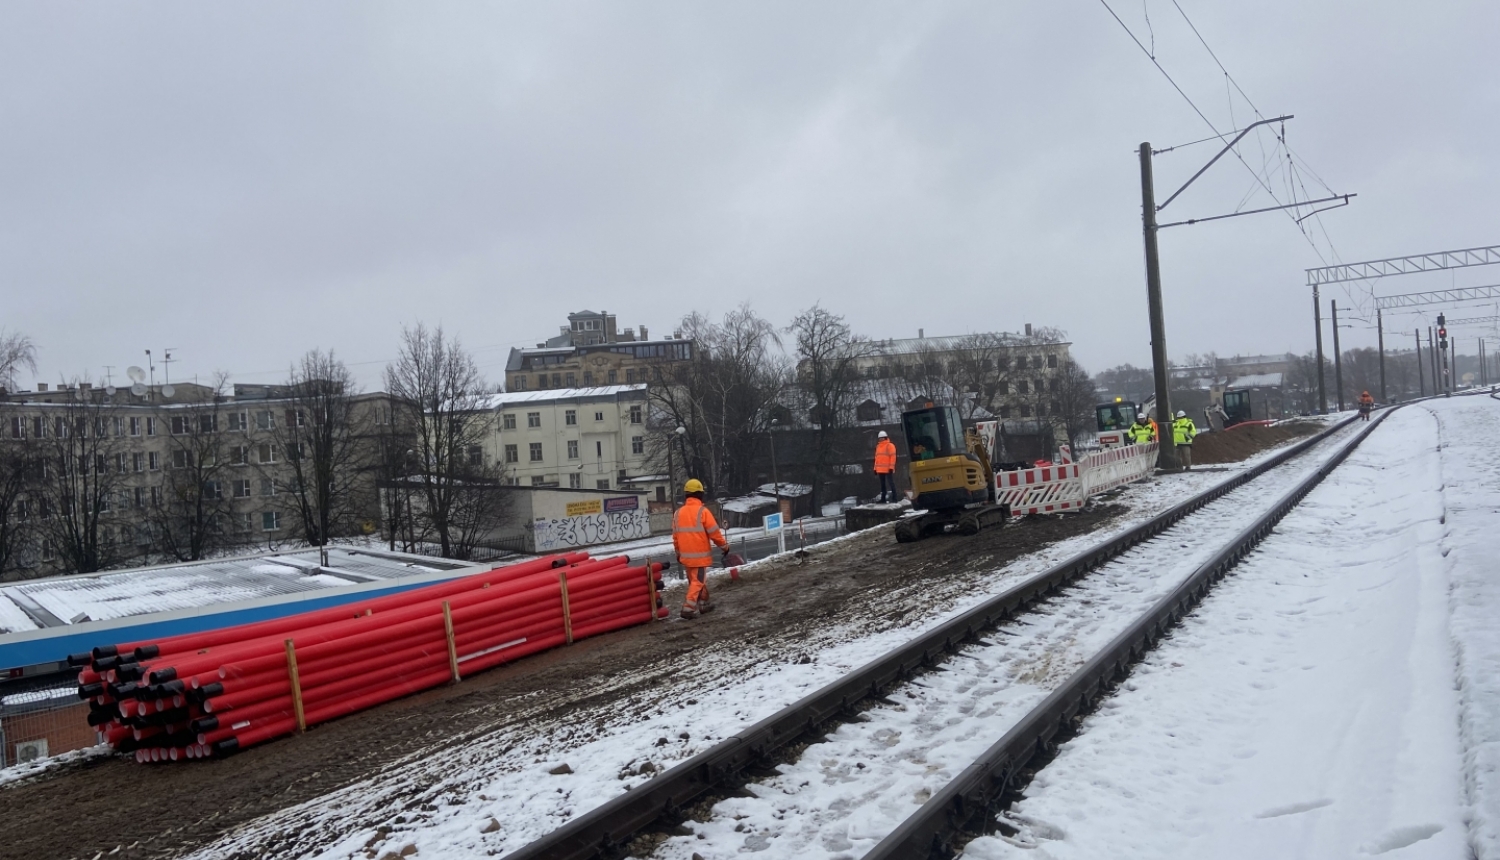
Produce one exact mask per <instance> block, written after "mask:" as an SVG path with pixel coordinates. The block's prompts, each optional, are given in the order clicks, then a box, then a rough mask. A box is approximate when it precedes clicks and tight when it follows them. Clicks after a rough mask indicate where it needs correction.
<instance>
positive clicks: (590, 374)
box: [583, 370, 594, 386]
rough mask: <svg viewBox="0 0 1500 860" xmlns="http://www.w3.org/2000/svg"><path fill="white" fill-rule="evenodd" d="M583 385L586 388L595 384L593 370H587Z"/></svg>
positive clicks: (584, 374) (584, 373)
mask: <svg viewBox="0 0 1500 860" xmlns="http://www.w3.org/2000/svg"><path fill="white" fill-rule="evenodd" d="M583 384H584V386H590V385H593V384H594V372H593V371H592V370H585V371H584V372H583Z"/></svg>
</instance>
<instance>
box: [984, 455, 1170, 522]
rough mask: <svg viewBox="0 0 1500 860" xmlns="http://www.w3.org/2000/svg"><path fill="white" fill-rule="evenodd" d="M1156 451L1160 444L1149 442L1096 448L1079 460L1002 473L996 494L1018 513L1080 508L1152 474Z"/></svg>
mask: <svg viewBox="0 0 1500 860" xmlns="http://www.w3.org/2000/svg"><path fill="white" fill-rule="evenodd" d="M1156 454H1157V443H1155V442H1149V443H1147V444H1145V445H1126V446H1124V447H1122V448H1107V449H1104V450H1102V451H1095V452H1093V453H1091V454H1089V455H1087V456H1086V457H1084V458H1083V459H1082V460H1079V461H1078V462H1077V463H1061V464H1057V465H1051V466H1038V467H1036V468H1032V469H1017V470H1015V471H1013V472H1001V473H999V474H998V475H996V476H995V483H996V494H997V497H998V500H999V501H1000V502H1002V503H1004V504H1007V505H1010V510H1011V513H1013V514H1015V515H1016V516H1025V515H1026V514H1048V513H1059V512H1062V511H1076V510H1078V509H1080V508H1082V507H1083V506H1084V505H1085V504H1087V502H1088V500H1089V498H1090V497H1091V496H1095V495H1098V494H1099V493H1102V492H1105V491H1107V490H1112V489H1114V488H1115V487H1119V486H1123V485H1125V484H1128V483H1130V482H1131V481H1136V480H1139V479H1141V478H1144V477H1146V476H1147V475H1149V474H1151V470H1153V469H1155V468H1156ZM1065 458H1066V455H1065Z"/></svg>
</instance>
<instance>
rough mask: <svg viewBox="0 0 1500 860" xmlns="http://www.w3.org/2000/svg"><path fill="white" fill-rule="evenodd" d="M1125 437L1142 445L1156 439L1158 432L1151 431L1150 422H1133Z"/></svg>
mask: <svg viewBox="0 0 1500 860" xmlns="http://www.w3.org/2000/svg"><path fill="white" fill-rule="evenodd" d="M1125 437H1126V438H1127V439H1129V440H1130V441H1132V442H1134V443H1136V444H1138V445H1142V444H1145V443H1147V442H1150V441H1152V440H1153V439H1155V438H1156V434H1154V433H1152V432H1151V425H1150V424H1132V425H1130V429H1129V430H1126V431H1125Z"/></svg>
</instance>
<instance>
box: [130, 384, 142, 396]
mask: <svg viewBox="0 0 1500 860" xmlns="http://www.w3.org/2000/svg"><path fill="white" fill-rule="evenodd" d="M130 393H131V394H134V395H135V396H136V397H144V396H146V385H145V383H142V382H137V383H136V384H134V385H132V386H130Z"/></svg>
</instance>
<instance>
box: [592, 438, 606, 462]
mask: <svg viewBox="0 0 1500 860" xmlns="http://www.w3.org/2000/svg"><path fill="white" fill-rule="evenodd" d="M594 458H595V459H597V460H603V459H604V443H603V442H595V443H594Z"/></svg>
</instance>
